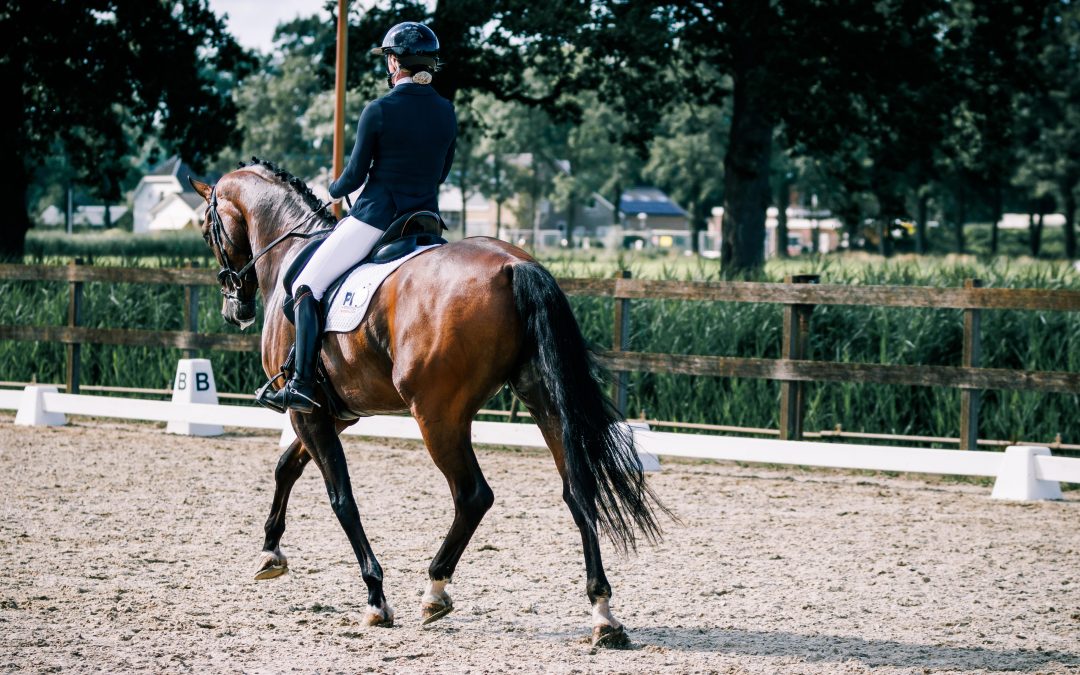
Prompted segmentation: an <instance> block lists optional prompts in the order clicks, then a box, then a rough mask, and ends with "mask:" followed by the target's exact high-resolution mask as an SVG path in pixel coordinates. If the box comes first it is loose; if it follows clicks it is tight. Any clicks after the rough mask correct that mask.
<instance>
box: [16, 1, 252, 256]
mask: <svg viewBox="0 0 1080 675" xmlns="http://www.w3.org/2000/svg"><path fill="white" fill-rule="evenodd" d="M0 45H2V47H0V49H2V50H3V51H2V52H0V74H2V77H0V82H2V86H3V87H4V90H5V94H6V95H7V97H8V100H9V104H8V111H9V117H8V121H7V122H6V123H5V125H4V131H3V143H2V147H0V154H2V157H0V165H2V166H3V171H4V174H5V175H4V180H3V181H2V185H3V188H2V190H3V193H2V194H3V195H4V196H6V197H8V198H9V199H8V201H9V202H10V203H14V204H19V205H21V208H17V209H15V211H16V213H14V214H13V215H12V216H11V217H9V218H8V219H7V220H6V223H5V227H6V228H7V233H6V235H7V236H5V237H4V239H3V243H2V245H0V254H3V255H8V256H10V255H15V254H18V253H19V252H21V250H22V244H23V240H24V237H25V233H26V230H27V229H28V227H29V225H30V220H29V217H28V214H27V213H26V208H25V207H26V195H27V188H28V186H29V181H30V179H31V177H32V175H33V171H34V170H35V168H36V167H38V166H39V165H40V164H41V163H42V162H43V161H44V159H45V158H46V157H48V156H49V155H50V154H57V153H61V154H63V155H64V156H65V157H66V160H67V165H68V166H69V167H70V168H71V171H72V173H73V175H74V177H75V179H76V180H78V182H79V183H81V184H83V185H84V186H85V187H87V188H88V189H90V190H92V191H93V192H94V193H96V194H97V195H98V196H99V197H101V198H102V199H104V200H105V201H106V202H110V201H111V202H116V201H118V200H119V198H120V194H121V186H122V184H123V182H124V179H125V178H126V176H127V172H128V170H129V168H130V160H131V158H132V157H133V156H135V155H136V154H137V153H138V152H139V150H140V148H141V147H142V146H143V145H144V144H145V143H146V142H147V141H148V140H149V139H150V138H151V137H153V138H154V139H156V140H158V141H159V142H160V143H161V144H162V146H164V147H165V148H166V149H168V150H178V151H181V152H182V154H183V155H184V158H185V160H186V161H188V162H190V163H191V164H192V165H193V166H200V167H201V166H205V163H206V162H207V161H208V160H209V159H211V158H212V157H213V156H214V154H216V152H217V151H219V150H220V148H221V147H222V145H224V144H225V143H227V142H228V141H229V140H230V139H231V138H232V137H233V134H234V132H235V118H236V113H237V109H236V104H235V103H234V102H233V100H232V98H231V96H230V91H231V89H232V88H233V86H235V84H236V82H237V81H238V79H239V78H241V77H242V76H243V75H244V74H245V73H246V72H248V71H249V70H250V68H251V67H252V66H253V64H254V62H253V61H252V59H251V57H250V56H249V55H247V54H246V53H245V52H244V51H243V50H242V49H241V48H240V47H239V46H238V45H237V43H236V41H235V40H234V39H233V38H232V36H230V35H229V34H228V33H227V32H226V31H225V29H224V26H223V24H222V22H221V21H220V20H219V19H218V18H217V17H216V16H215V15H214V14H213V13H212V12H211V11H210V10H209V8H208V7H207V4H206V2H205V0H176V1H168V2H167V1H165V0H153V1H148V2H135V1H134V0H95V1H90V2H78V3H76V2H66V1H63V0H40V1H38V2H15V3H6V4H5V5H4V7H3V9H0Z"/></svg>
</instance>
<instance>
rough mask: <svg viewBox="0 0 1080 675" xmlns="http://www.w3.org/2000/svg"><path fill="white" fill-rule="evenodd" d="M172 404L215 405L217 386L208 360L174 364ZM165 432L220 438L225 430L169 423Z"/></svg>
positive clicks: (207, 425) (217, 426)
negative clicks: (174, 377) (174, 376)
mask: <svg viewBox="0 0 1080 675" xmlns="http://www.w3.org/2000/svg"><path fill="white" fill-rule="evenodd" d="M172 402H173V403H203V404H208V405H217V404H218V397H217V385H216V384H215V383H214V369H213V367H212V366H211V365H210V359H180V360H179V361H178V362H177V363H176V379H175V380H174V381H173V393H172ZM165 431H167V432H168V433H170V434H182V435H184V436H220V435H221V434H223V433H225V430H224V429H222V428H221V426H220V425H218V424H192V423H191V422H176V421H174V422H169V423H168V425H167V426H166V427H165Z"/></svg>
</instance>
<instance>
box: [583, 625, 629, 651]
mask: <svg viewBox="0 0 1080 675" xmlns="http://www.w3.org/2000/svg"><path fill="white" fill-rule="evenodd" d="M592 644H593V647H598V648H601V649H626V648H628V647H629V646H630V636H629V635H627V634H626V630H624V629H623V627H622V626H608V625H604V626H595V627H593V632H592Z"/></svg>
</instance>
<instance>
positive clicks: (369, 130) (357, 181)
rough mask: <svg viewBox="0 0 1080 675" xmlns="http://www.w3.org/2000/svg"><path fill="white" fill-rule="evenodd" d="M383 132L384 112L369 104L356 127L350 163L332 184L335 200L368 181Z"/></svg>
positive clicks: (332, 195) (331, 193) (332, 194)
mask: <svg viewBox="0 0 1080 675" xmlns="http://www.w3.org/2000/svg"><path fill="white" fill-rule="evenodd" d="M381 131H382V111H381V109H380V107H379V106H377V105H373V104H368V105H367V107H365V108H364V112H362V113H360V121H359V122H358V123H357V125H356V143H355V144H354V145H353V149H352V154H351V155H349V163H348V164H346V165H345V170H344V171H342V172H341V175H340V176H338V179H337V180H335V181H334V182H333V183H331V184H330V196H331V197H333V198H334V199H338V198H340V197H344V196H345V195H347V194H350V193H352V192H355V191H356V190H359V189H360V186H361V185H363V184H364V181H365V180H366V179H367V175H368V170H369V169H370V168H371V157H372V153H373V152H374V151H375V139H376V138H377V137H378V135H379V133H380V132H381Z"/></svg>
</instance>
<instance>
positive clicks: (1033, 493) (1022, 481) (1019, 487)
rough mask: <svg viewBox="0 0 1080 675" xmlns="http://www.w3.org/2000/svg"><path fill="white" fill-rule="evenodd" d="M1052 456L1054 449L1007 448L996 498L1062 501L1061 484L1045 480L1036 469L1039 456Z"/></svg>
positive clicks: (994, 495)
mask: <svg viewBox="0 0 1080 675" xmlns="http://www.w3.org/2000/svg"><path fill="white" fill-rule="evenodd" d="M1040 456H1042V457H1049V456H1050V448H1045V447H1039V446H1029V445H1014V446H1010V447H1008V448H1006V449H1005V457H1004V458H1003V459H1002V460H1001V469H1000V471H999V473H998V477H997V480H996V481H995V482H994V491H993V493H991V495H990V497H991V498H993V499H1018V500H1023V501H1029V500H1037V499H1061V485H1060V484H1059V483H1058V482H1057V481H1054V480H1043V479H1041V478H1040V477H1039V471H1038V470H1037V468H1036V466H1035V458H1036V457H1040Z"/></svg>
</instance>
